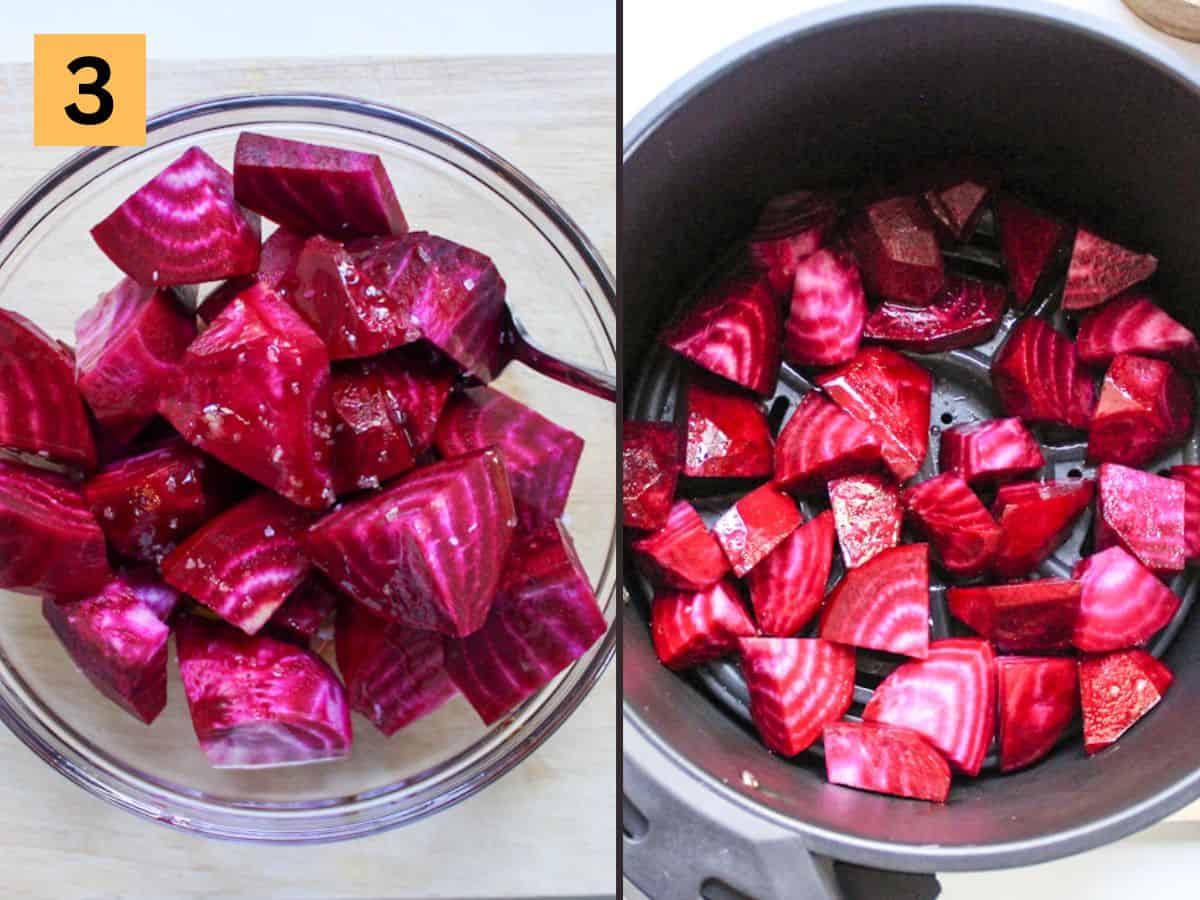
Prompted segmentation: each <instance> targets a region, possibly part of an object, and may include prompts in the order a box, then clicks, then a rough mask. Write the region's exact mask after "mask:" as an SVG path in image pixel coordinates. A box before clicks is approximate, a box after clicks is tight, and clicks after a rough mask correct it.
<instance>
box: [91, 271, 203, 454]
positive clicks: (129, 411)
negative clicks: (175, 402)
mask: <svg viewBox="0 0 1200 900" xmlns="http://www.w3.org/2000/svg"><path fill="white" fill-rule="evenodd" d="M195 337H196V321H195V318H194V317H193V315H192V314H191V313H190V312H189V311H188V310H187V309H186V308H185V307H184V306H183V303H182V301H181V300H180V299H179V298H178V297H177V296H175V294H174V292H172V291H170V290H164V289H155V288H149V287H143V286H142V285H140V284H138V283H137V282H136V281H134V280H133V279H131V278H125V279H122V280H121V283H120V284H118V285H117V286H116V287H115V288H113V289H112V290H111V291H109V292H108V293H107V294H104V295H103V296H102V297H101V298H100V301H99V302H98V303H97V304H96V305H95V306H93V307H92V308H91V309H89V310H88V311H87V312H85V313H84V314H83V315H82V316H80V317H79V320H78V321H77V322H76V323H75V343H76V351H75V374H76V378H77V380H78V383H79V390H80V392H81V393H82V394H83V398H84V400H86V401H87V405H88V408H89V409H90V410H91V411H92V415H94V416H95V417H96V421H97V422H99V423H100V425H101V427H103V428H104V430H105V431H106V432H107V433H108V434H109V435H111V436H112V437H113V438H114V439H115V440H117V441H124V442H129V441H131V440H133V438H134V437H136V436H137V434H138V432H140V431H141V430H142V429H143V428H145V427H146V424H147V423H148V422H149V421H150V420H151V419H152V418H154V413H155V411H156V410H157V409H158V399H159V395H160V394H161V392H162V387H163V385H164V384H168V383H169V382H170V379H171V377H172V376H173V375H174V373H175V370H176V369H177V367H178V365H179V360H180V358H181V357H182V356H183V352H184V351H185V350H186V349H187V347H188V344H190V343H191V342H192V340H193V338H195Z"/></svg>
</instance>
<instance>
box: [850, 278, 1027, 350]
mask: <svg viewBox="0 0 1200 900" xmlns="http://www.w3.org/2000/svg"><path fill="white" fill-rule="evenodd" d="M1007 300H1008V298H1007V295H1006V294H1005V292H1004V288H1003V287H1001V286H999V285H995V284H989V283H987V282H983V281H976V280H974V279H972V278H962V277H960V276H958V275H947V276H946V287H945V288H944V289H943V291H942V292H941V293H940V294H939V295H938V296H937V297H936V298H935V299H934V301H933V302H932V303H930V304H929V305H928V306H907V305H905V304H902V303H892V302H888V301H885V302H883V303H881V304H879V305H878V306H877V307H875V310H874V312H872V313H871V314H870V316H868V317H867V321H866V324H865V325H864V326H863V334H862V336H863V339H864V340H866V341H872V342H875V343H879V344H888V345H890V346H892V347H896V348H898V349H900V350H912V351H914V352H916V353H942V352H944V351H946V350H955V349H958V348H960V347H973V346H975V345H976V344H982V343H983V342H984V341H987V340H990V339H991V338H992V337H993V336H994V335H995V334H996V332H997V331H998V330H999V329H1000V320H1001V318H1002V317H1003V315H1004V307H1005V306H1006V305H1007Z"/></svg>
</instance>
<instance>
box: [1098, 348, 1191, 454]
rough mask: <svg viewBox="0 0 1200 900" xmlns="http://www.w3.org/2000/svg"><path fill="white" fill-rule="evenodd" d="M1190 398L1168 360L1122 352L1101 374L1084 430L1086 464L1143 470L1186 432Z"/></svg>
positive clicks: (1186, 435)
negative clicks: (1096, 397) (1088, 424)
mask: <svg viewBox="0 0 1200 900" xmlns="http://www.w3.org/2000/svg"><path fill="white" fill-rule="evenodd" d="M1195 404H1196V394H1195V391H1194V390H1193V388H1192V382H1191V380H1190V379H1188V378H1185V377H1184V376H1183V375H1180V374H1179V373H1178V372H1176V371H1175V369H1174V368H1173V367H1172V366H1171V364H1170V363H1169V362H1165V361H1163V360H1161V359H1150V358H1149V357H1145V356H1133V355H1131V354H1127V353H1122V354H1119V355H1118V356H1116V357H1115V358H1114V359H1113V361H1112V364H1111V365H1110V366H1109V367H1108V373H1107V374H1106V375H1105V376H1104V384H1103V386H1102V387H1101V388H1100V399H1099V400H1098V401H1097V403H1096V411H1095V413H1093V415H1092V427H1091V430H1090V431H1089V432H1088V462H1091V463H1100V462H1115V463H1121V464H1123V465H1127V466H1144V465H1146V464H1147V463H1149V462H1151V461H1153V460H1155V459H1157V458H1158V457H1159V456H1162V455H1163V454H1164V453H1166V452H1167V451H1168V450H1172V449H1174V448H1175V447H1180V446H1182V445H1183V444H1184V443H1186V442H1187V439H1188V438H1189V437H1191V434H1192V407H1194V406H1195Z"/></svg>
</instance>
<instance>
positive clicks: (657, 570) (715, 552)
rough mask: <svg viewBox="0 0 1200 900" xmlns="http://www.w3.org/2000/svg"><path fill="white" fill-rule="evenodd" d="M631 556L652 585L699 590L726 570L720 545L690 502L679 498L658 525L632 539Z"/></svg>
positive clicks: (721, 575)
mask: <svg viewBox="0 0 1200 900" xmlns="http://www.w3.org/2000/svg"><path fill="white" fill-rule="evenodd" d="M633 550H634V555H635V559H636V560H637V562H638V565H639V567H640V568H641V570H642V572H643V573H644V574H645V575H646V577H647V578H649V579H650V580H651V581H653V582H654V583H655V584H659V585H663V586H664V587H673V588H677V589H679V590H685V591H687V590H693V591H695V590H700V589H701V588H705V587H708V586H709V585H710V584H713V583H714V582H716V581H719V580H720V579H721V578H723V577H725V575H726V574H727V573H728V572H729V560H728V559H727V558H726V556H725V552H724V551H723V550H722V549H721V545H720V544H718V543H717V539H716V538H715V537H714V536H713V534H712V532H710V531H709V530H708V527H707V526H706V525H705V524H704V520H703V519H701V518H700V514H699V513H697V512H696V510H695V508H694V507H693V506H692V504H690V503H688V502H687V501H686V500H679V501H678V502H676V503H675V505H674V506H672V507H671V511H670V513H668V515H667V521H666V522H665V523H664V524H663V526H662V527H661V528H659V529H658V530H656V531H652V532H651V533H650V534H648V535H646V536H645V537H643V538H641V539H640V540H637V541H634V543H633Z"/></svg>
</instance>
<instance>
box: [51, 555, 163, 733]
mask: <svg viewBox="0 0 1200 900" xmlns="http://www.w3.org/2000/svg"><path fill="white" fill-rule="evenodd" d="M42 615H43V616H44V617H45V619H46V621H47V622H49V623H50V627H51V628H52V629H54V633H55V634H56V635H58V639H59V640H60V641H61V642H62V645H63V646H64V647H65V648H66V650H67V653H69V654H70V656H71V660H72V661H73V662H74V663H75V665H76V666H77V667H78V668H79V670H80V671H81V672H82V673H83V674H84V675H86V676H87V679H88V681H90V682H91V683H92V684H93V685H95V686H96V689H97V690H98V691H100V693H102V694H103V695H104V696H105V697H107V698H108V699H109V700H111V701H113V702H114V703H116V704H117V705H118V706H120V707H121V708H122V709H123V710H125V711H126V712H128V713H129V714H130V715H132V716H135V717H136V718H138V719H141V720H142V721H143V722H145V723H146V724H149V723H151V722H153V721H154V720H155V719H156V718H158V714H159V713H160V712H162V710H163V707H164V706H166V705H167V639H168V638H169V637H170V634H171V631H170V629H169V628H168V627H167V626H166V625H165V624H163V622H162V620H161V619H160V618H159V617H158V616H157V615H155V612H154V610H152V609H151V608H150V607H148V606H146V605H145V604H144V603H142V602H141V601H140V600H138V598H137V597H136V596H135V595H134V593H133V592H132V591H131V590H130V588H129V586H128V585H127V584H126V583H125V582H124V581H122V580H120V579H114V580H113V581H110V582H109V583H108V584H107V585H105V587H104V588H103V589H101V590H100V591H99V592H98V593H95V594H92V595H91V596H88V597H84V598H82V599H79V600H70V601H66V602H62V603H59V602H55V601H54V600H53V599H51V598H49V597H46V598H45V599H44V600H42Z"/></svg>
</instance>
